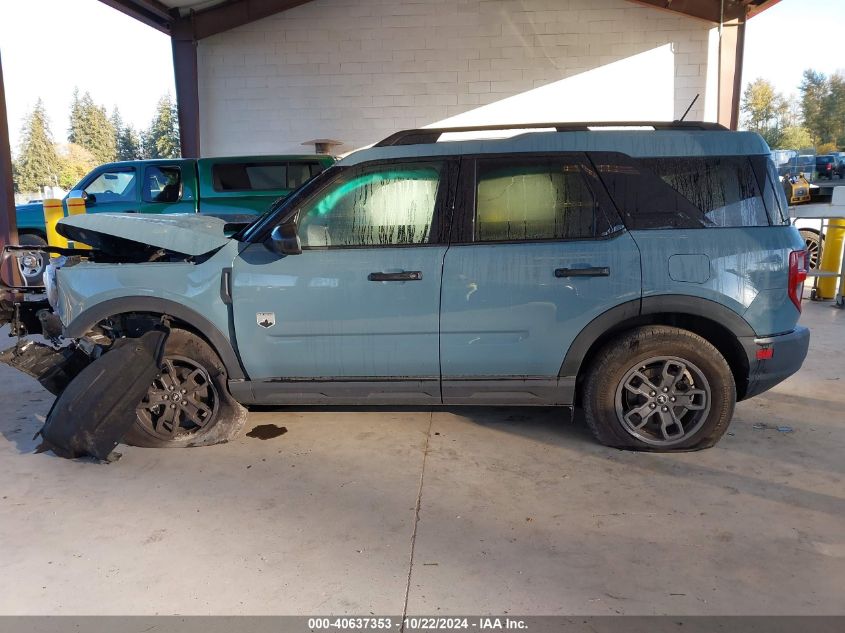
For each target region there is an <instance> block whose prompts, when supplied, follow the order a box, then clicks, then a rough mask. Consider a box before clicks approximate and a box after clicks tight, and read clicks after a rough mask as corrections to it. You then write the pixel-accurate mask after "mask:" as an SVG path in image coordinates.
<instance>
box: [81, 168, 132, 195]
mask: <svg viewBox="0 0 845 633" xmlns="http://www.w3.org/2000/svg"><path fill="white" fill-rule="evenodd" d="M135 183H136V180H135V170H134V169H133V168H129V169H125V168H124V169H114V170H109V171H104V172H103V173H101V174H100V175H98V176H97V177H96V178H94V180H93V181H92V182H91V183H90V184H89V185H87V186H86V187H85V193H87V194H88V196H89V198H92V199H93V200H95V201H96V202H134V201H135V200H136V198H135V191H136V189H135Z"/></svg>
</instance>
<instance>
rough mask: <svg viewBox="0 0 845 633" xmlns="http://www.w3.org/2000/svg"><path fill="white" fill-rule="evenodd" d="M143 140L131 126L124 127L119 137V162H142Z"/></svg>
mask: <svg viewBox="0 0 845 633" xmlns="http://www.w3.org/2000/svg"><path fill="white" fill-rule="evenodd" d="M141 158H142V151H141V139H140V138H139V137H138V133H137V132H136V131H135V128H133V127H132V126H131V125H127V126H126V127H124V128H123V129H122V130H121V131H120V134H119V135H118V137H117V160H140V159H141Z"/></svg>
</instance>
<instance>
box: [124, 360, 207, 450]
mask: <svg viewBox="0 0 845 633" xmlns="http://www.w3.org/2000/svg"><path fill="white" fill-rule="evenodd" d="M219 401H220V399H219V396H218V393H217V388H216V387H215V386H214V382H213V381H212V379H211V376H209V374H208V372H207V371H206V369H205V368H204V367H203V366H202V365H200V364H199V363H197V362H195V361H193V360H191V359H189V358H185V357H183V356H167V357H165V359H164V361H163V363H162V367H161V373H159V374H158V375H157V376H156V378H155V380H153V383H152V384H151V385H150V387H149V389H148V390H147V395H146V396H145V397H144V399H143V400H142V401H141V404H140V405H139V406H138V410H137V411H138V419H139V420H140V422H141V426H142V427H143V428H144V430H146V431H147V432H148V433H151V434H152V435H154V436H155V437H158V438H160V439H163V440H174V439H183V438H185V437H186V436H189V435H194V434H196V433H198V432H199V431H201V430H202V429H203V428H205V427H207V426H208V425H209V424H211V423H212V422H213V421H214V420H215V418H216V416H217V408H218V406H219Z"/></svg>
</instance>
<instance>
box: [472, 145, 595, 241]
mask: <svg viewBox="0 0 845 633" xmlns="http://www.w3.org/2000/svg"><path fill="white" fill-rule="evenodd" d="M477 169H478V171H477V185H476V221H475V240H476V241H479V242H491V241H515V240H551V239H579V238H580V239H584V238H591V237H594V236H596V235H598V234H601V233H604V232H607V231H608V230H609V228H610V226H609V223H608V221H607V219H606V217H605V216H604V213H603V212H602V210H601V209H600V208H599V205H598V203H597V200H596V197H595V195H594V193H593V191H592V190H591V188H590V186H589V184H588V182H587V180H586V179H585V175H584V173H583V171H582V168H581V167H580V165H578V164H577V163H574V162H568V161H563V160H560V159H545V158H532V159H524V160H519V159H516V160H513V159H509V160H507V161H504V160H500V159H493V160H479V161H478V168H477Z"/></svg>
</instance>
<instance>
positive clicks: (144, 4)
mask: <svg viewBox="0 0 845 633" xmlns="http://www.w3.org/2000/svg"><path fill="white" fill-rule="evenodd" d="M100 2H102V3H103V4H107V5H108V6H110V7H112V8H113V9H117V10H118V11H120V12H122V13H125V14H126V15H128V16H129V17H132V18H135V19H136V20H138V21H139V22H143V23H144V24H146V25H147V26H151V27H153V28H154V29H157V30H159V31H161V32H162V33H167V34H170V27H171V24H172V22H173V14H172V13H171V10H170V9H169V8H168V7H167V6H165V5H164V4H162V3H161V2H159V1H158V0H100Z"/></svg>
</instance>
